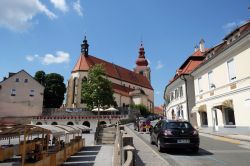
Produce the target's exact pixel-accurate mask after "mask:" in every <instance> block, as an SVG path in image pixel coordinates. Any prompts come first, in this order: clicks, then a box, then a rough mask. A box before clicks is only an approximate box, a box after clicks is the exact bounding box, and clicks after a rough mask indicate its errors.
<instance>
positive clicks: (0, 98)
mask: <svg viewBox="0 0 250 166" xmlns="http://www.w3.org/2000/svg"><path fill="white" fill-rule="evenodd" d="M43 92H44V87H43V86H42V85H41V84H40V83H39V82H37V81H36V80H35V79H34V78H33V77H32V76H31V75H29V74H28V73H27V72H26V71H24V70H21V71H19V72H18V73H10V74H9V77H8V78H4V80H3V81H2V82H0V117H31V116H39V115H40V114H41V113H42V108H43Z"/></svg>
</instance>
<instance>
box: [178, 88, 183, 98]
mask: <svg viewBox="0 0 250 166" xmlns="http://www.w3.org/2000/svg"><path fill="white" fill-rule="evenodd" d="M179 91H180V97H182V96H183V89H182V86H181V87H179Z"/></svg>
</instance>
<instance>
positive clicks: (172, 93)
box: [170, 92, 174, 101]
mask: <svg viewBox="0 0 250 166" xmlns="http://www.w3.org/2000/svg"><path fill="white" fill-rule="evenodd" d="M170 98H171V101H172V100H174V92H171V95H170Z"/></svg>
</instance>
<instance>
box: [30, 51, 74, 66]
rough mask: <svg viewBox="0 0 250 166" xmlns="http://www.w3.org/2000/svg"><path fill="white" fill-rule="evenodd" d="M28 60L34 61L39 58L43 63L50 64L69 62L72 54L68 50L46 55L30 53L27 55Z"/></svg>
mask: <svg viewBox="0 0 250 166" xmlns="http://www.w3.org/2000/svg"><path fill="white" fill-rule="evenodd" d="M26 60H27V61H29V62H32V61H34V60H39V61H40V62H41V63H42V64H45V65H50V64H60V63H69V61H70V55H69V53H67V52H63V51H57V52H56V55H53V54H45V55H44V56H40V55H37V54H36V55H33V56H32V55H28V56H26Z"/></svg>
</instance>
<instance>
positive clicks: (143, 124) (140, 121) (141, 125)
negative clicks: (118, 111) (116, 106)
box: [134, 117, 152, 132]
mask: <svg viewBox="0 0 250 166" xmlns="http://www.w3.org/2000/svg"><path fill="white" fill-rule="evenodd" d="M134 129H135V130H136V131H141V132H146V131H147V129H148V130H149V131H151V129H152V125H151V123H150V120H149V119H146V118H143V117H139V118H137V119H136V121H135V124H134Z"/></svg>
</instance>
